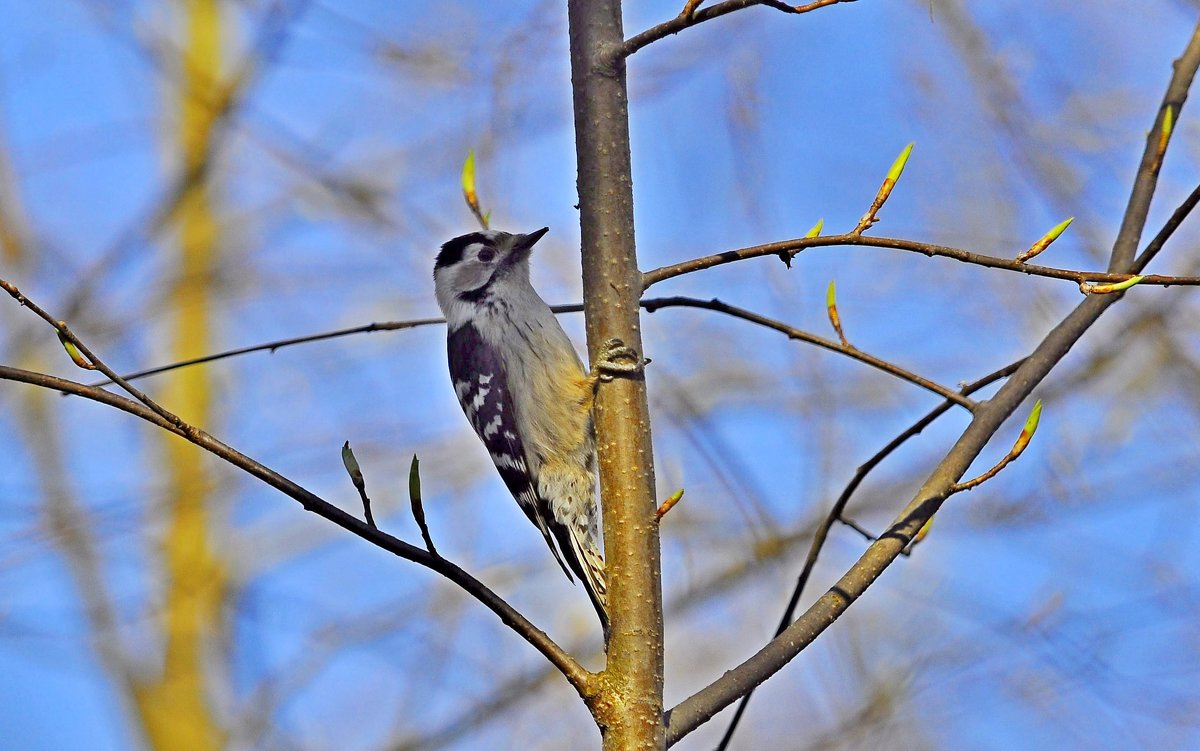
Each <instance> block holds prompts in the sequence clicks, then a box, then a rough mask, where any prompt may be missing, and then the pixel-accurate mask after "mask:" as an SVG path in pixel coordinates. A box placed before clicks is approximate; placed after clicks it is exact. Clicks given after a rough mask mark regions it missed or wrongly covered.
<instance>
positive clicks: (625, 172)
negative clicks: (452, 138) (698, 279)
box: [567, 0, 666, 750]
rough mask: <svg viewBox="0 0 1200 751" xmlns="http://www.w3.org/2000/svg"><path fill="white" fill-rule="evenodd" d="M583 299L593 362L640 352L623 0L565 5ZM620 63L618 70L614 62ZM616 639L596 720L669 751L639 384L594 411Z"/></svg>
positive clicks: (650, 468)
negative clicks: (607, 348)
mask: <svg viewBox="0 0 1200 751" xmlns="http://www.w3.org/2000/svg"><path fill="white" fill-rule="evenodd" d="M567 7H568V17H569V22H570V37H571V84H572V89H573V92H574V104H575V143H576V151H577V156H578V165H579V208H580V226H581V230H582V240H583V296H584V313H585V315H586V317H587V338H588V350H589V352H590V353H591V356H592V361H593V362H594V361H595V360H596V357H597V353H598V352H599V350H600V348H601V346H602V345H603V343H604V342H605V341H606V340H608V339H609V338H610V337H616V338H619V339H621V340H622V341H623V342H624V343H625V344H627V345H629V346H630V347H633V348H634V349H635V350H636V351H637V352H639V353H640V352H641V351H642V337H641V329H640V325H639V309H638V298H639V297H640V296H641V292H642V282H641V273H640V272H639V271H638V266H637V256H636V253H635V248H634V230H633V181H632V175H631V172H632V168H631V163H630V155H629V154H630V152H629V108H628V92H627V89H626V83H625V65H624V62H623V60H621V58H620V56H619V55H617V54H614V53H615V51H616V50H618V49H619V48H620V46H621V44H622V42H623V32H622V27H621V3H620V1H619V0H568V3H567ZM613 61H616V62H613ZM595 419H596V436H597V450H598V454H599V459H600V488H601V497H602V499H603V504H604V550H605V557H606V560H607V569H608V605H609V610H610V613H611V617H612V628H611V631H610V634H609V641H608V665H607V667H606V669H605V671H604V673H603V674H602V678H601V681H600V682H599V683H600V686H599V690H598V692H597V693H596V694H595V695H594V697H593V698H592V701H591V702H590V705H591V710H592V713H593V715H594V716H595V718H596V721H597V723H598V724H599V725H600V729H601V732H602V733H603V736H604V748H605V749H606V750H612V749H658V748H663V747H664V746H665V742H666V737H665V731H664V727H663V719H662V717H663V715H662V686H663V647H662V644H663V621H662V587H661V583H660V580H659V566H660V562H659V542H658V525H657V523H656V521H655V518H654V512H655V510H656V508H657V503H656V494H655V491H654V462H653V457H652V453H651V442H650V415H649V409H648V406H647V403H646V383H645V379H644V378H643V377H642V376H640V375H639V376H636V377H632V378H616V379H615V380H613V381H611V382H609V383H603V384H601V386H600V388H599V391H598V393H597V397H596V406H595Z"/></svg>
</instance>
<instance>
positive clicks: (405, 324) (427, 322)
mask: <svg viewBox="0 0 1200 751" xmlns="http://www.w3.org/2000/svg"><path fill="white" fill-rule="evenodd" d="M445 322H446V319H444V318H418V319H415V320H412V321H392V322H386V323H368V324H366V325H364V326H353V327H351V328H347V329H337V330H336V331H325V332H322V333H320V334H310V335H308V336H297V337H292V338H290V339H278V340H276V341H273V342H266V343H265V344H254V345H251V346H249V347H239V348H237V349H230V350H225V351H224V352H217V353H216V354H212V355H205V356H203V357H194V358H192V359H190V360H180V361H179V362H173V363H169V364H167V365H160V366H158V367H154V368H147V369H146V370H139V371H137V372H135V373H129V374H128V375H125V376H123V378H124V379H125V380H126V381H136V380H138V379H140V378H146V377H148V376H152V375H159V374H160V373H167V372H169V371H172V370H177V369H179V368H186V367H190V366H192V365H203V364H204V363H209V362H216V361H217V360H225V359H227V358H230V357H237V356H239V355H248V354H250V353H252V352H272V353H273V352H275V350H277V349H283V348H284V347H291V346H294V345H297V344H308V343H309V342H319V341H323V340H325V339H336V338H338V337H342V336H351V335H353V334H369V333H371V332H374V331H398V330H401V329H415V328H419V327H421V326H436V325H438V324H442V323H445ZM110 384H112V381H100V382H98V383H93V384H90V385H91V386H108V385H110Z"/></svg>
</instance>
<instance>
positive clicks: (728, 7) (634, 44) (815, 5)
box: [618, 0, 856, 57]
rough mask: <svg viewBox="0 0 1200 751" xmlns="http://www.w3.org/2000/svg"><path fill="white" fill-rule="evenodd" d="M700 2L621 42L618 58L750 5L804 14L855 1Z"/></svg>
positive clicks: (694, 0) (694, 1) (692, 0)
mask: <svg viewBox="0 0 1200 751" xmlns="http://www.w3.org/2000/svg"><path fill="white" fill-rule="evenodd" d="M702 2H703V0H688V2H687V3H686V4H685V5H684V6H683V10H682V11H681V12H680V14H679V15H678V16H676V17H674V18H672V19H671V20H670V21H664V22H663V23H660V24H659V25H657V26H654V27H652V28H649V29H647V30H645V31H643V32H641V33H640V34H637V35H635V36H632V37H630V38H629V39H627V40H625V43H624V44H623V45H621V47H620V48H619V49H618V53H619V54H618V56H619V57H629V56H630V55H632V54H633V53H635V52H637V51H638V50H640V49H641V48H642V47H645V46H646V45H648V44H652V43H653V42H657V41H658V40H660V39H664V38H666V37H669V36H671V35H673V34H678V33H679V32H681V31H683V30H684V29H686V28H688V27H690V26H695V25H696V24H699V23H704V22H705V21H711V20H712V19H714V18H719V17H720V16H723V15H725V14H727V13H733V12H734V11H738V10H742V9H744V8H749V7H751V6H754V5H763V6H766V7H768V8H774V9H775V10H781V11H783V12H784V13H795V14H799V13H808V12H810V11H814V10H817V9H819V8H824V7H826V6H829V5H837V4H839V3H853V2H856V0H815V1H814V2H810V3H805V4H803V5H788V4H787V3H783V2H779V1H778V0H725V2H723V3H717V4H716V5H712V6H709V7H707V8H700V9H699V10H697V7H698V6H699V5H700V4H701V3H702Z"/></svg>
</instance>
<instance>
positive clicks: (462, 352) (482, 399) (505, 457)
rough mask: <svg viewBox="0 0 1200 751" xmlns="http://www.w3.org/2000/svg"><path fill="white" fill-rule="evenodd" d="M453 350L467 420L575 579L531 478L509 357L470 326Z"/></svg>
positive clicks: (454, 376)
mask: <svg viewBox="0 0 1200 751" xmlns="http://www.w3.org/2000/svg"><path fill="white" fill-rule="evenodd" d="M447 348H448V349H449V357H448V358H447V359H448V360H449V362H450V380H451V381H452V382H453V383H454V393H455V395H456V396H457V397H458V403H459V404H460V405H461V406H462V410H463V412H464V413H465V414H466V416H467V420H468V421H469V422H470V423H471V427H472V428H474V429H475V433H476V434H477V435H478V436H479V438H480V440H482V441H483V444H484V446H486V447H487V450H488V453H489V454H491V457H492V463H493V464H495V465H496V470H497V471H499V472H500V477H501V479H503V480H504V484H505V485H506V486H508V490H509V492H510V493H512V495H513V498H515V499H516V500H517V504H518V505H519V506H520V507H521V510H522V511H524V512H525V515H526V516H528V517H529V521H531V522H533V523H534V525H535V526H536V527H537V528H538V529H539V530H540V531H541V533H542V537H544V538H546V545H548V546H549V547H550V550H551V552H553V553H554V558H555V560H557V561H558V565H559V566H562V570H563V572H565V573H566V575H567V578H568V579H571V580H572V581H574V579H572V577H571V572H570V571H569V570H568V569H567V566H566V564H564V563H563V559H562V556H561V555H560V554H559V551H558V548H557V547H556V545H555V544H554V540H553V539H552V538H551V536H550V529H549V528H548V526H547V522H548V521H553V519H554V517H553V515H552V513H551V510H550V508H549V506H548V505H547V503H546V502H545V501H544V500H543V499H541V498H539V497H538V494H537V491H536V490H535V488H536V487H537V482H536V479H535V478H533V477H531V476H530V473H529V466H528V464H527V463H526V461H525V449H524V446H523V445H522V444H521V438H520V436H519V435H517V432H516V425H517V423H516V412H515V410H514V408H513V400H512V394H511V393H510V392H509V389H508V382H507V373H506V371H505V368H504V361H503V359H502V358H501V357H500V354H499V353H498V352H497V351H496V349H495V347H493V346H492V345H490V344H488V343H487V341H485V340H484V338H483V337H482V336H481V335H480V333H479V330H478V329H476V328H475V326H473V325H472V324H470V323H467V324H463V325H462V326H459V327H458V328H457V329H455V330H453V331H451V332H450V333H449V337H448V339H447Z"/></svg>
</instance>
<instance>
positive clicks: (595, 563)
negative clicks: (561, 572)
mask: <svg viewBox="0 0 1200 751" xmlns="http://www.w3.org/2000/svg"><path fill="white" fill-rule="evenodd" d="M580 521H582V520H579V521H575V522H574V523H568V524H563V523H561V522H557V521H555V522H552V523H551V525H550V527H551V532H552V533H553V534H554V537H555V539H556V541H557V542H558V547H559V548H560V549H561V550H562V554H563V558H565V559H566V562H567V566H568V567H569V568H570V569H571V571H572V572H574V574H575V575H576V576H578V577H579V579H580V581H582V582H583V588H584V589H585V590H587V594H588V598H589V599H591V601H592V607H594V608H595V609H596V615H597V616H599V617H600V626H601V627H602V628H603V629H604V636H605V640H607V638H608V585H607V577H606V576H605V574H604V556H603V555H602V554H601V553H600V547H599V535H598V534H597V533H596V528H595V526H594V525H592V524H589V523H586V522H585V523H580Z"/></svg>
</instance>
